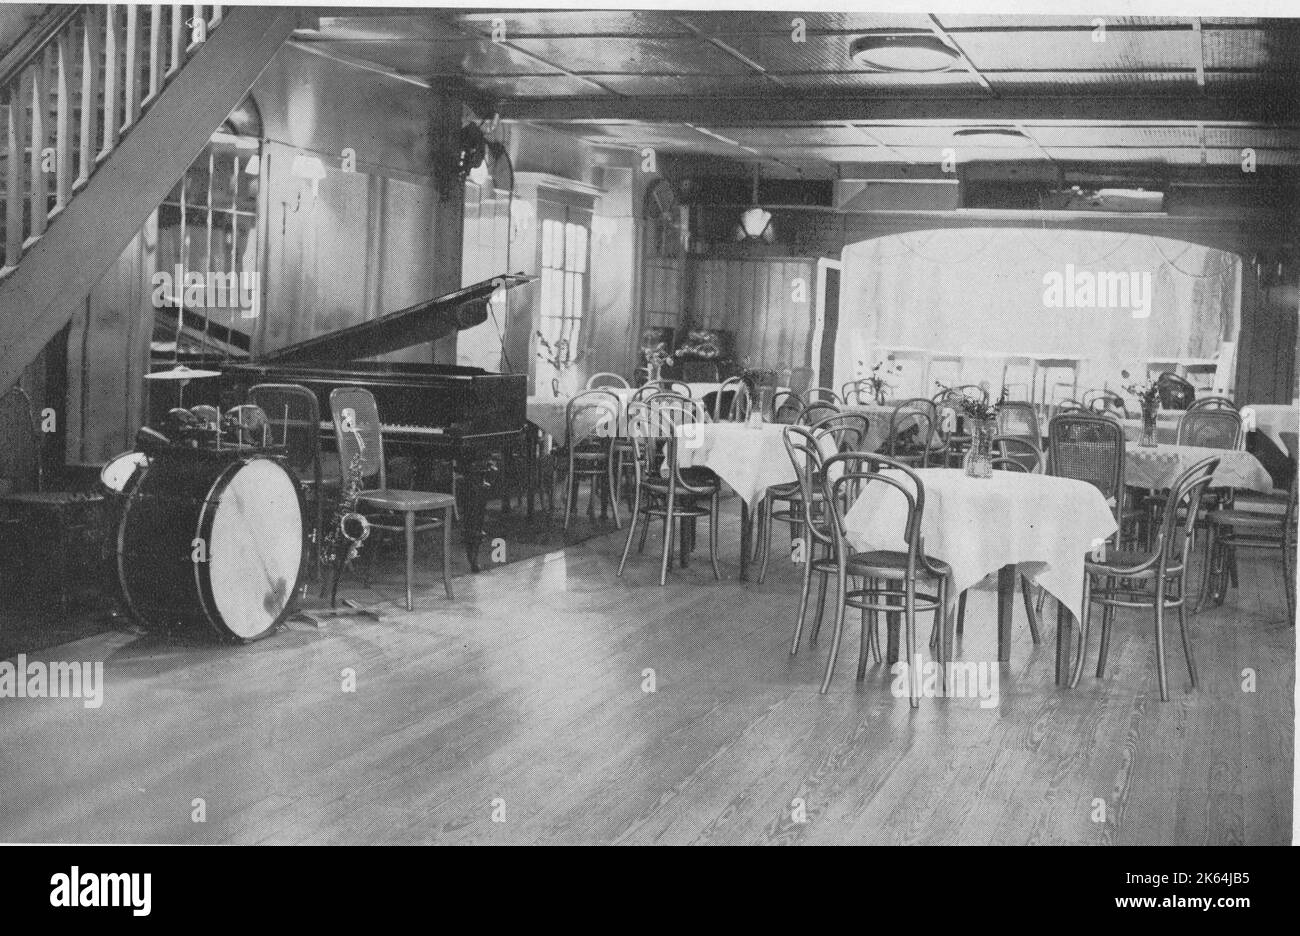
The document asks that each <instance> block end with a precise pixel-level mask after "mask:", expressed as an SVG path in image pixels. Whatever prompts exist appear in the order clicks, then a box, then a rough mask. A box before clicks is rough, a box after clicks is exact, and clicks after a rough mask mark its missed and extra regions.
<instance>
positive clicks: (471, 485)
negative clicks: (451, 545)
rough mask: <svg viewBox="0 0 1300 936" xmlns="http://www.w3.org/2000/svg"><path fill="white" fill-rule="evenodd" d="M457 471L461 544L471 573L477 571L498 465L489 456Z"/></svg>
mask: <svg viewBox="0 0 1300 936" xmlns="http://www.w3.org/2000/svg"><path fill="white" fill-rule="evenodd" d="M460 470H461V472H462V475H463V477H464V479H465V483H464V484H462V485H461V486H460V494H461V499H462V502H463V503H462V506H461V510H460V516H461V525H460V531H461V533H460V535H461V542H462V543H464V544H465V557H466V558H467V559H469V567H470V570H471V571H474V572H477V571H479V564H478V551H479V546H480V545H481V544H482V542H483V537H484V535H485V534H484V532H483V518H484V515H485V514H486V512H487V502H488V498H489V496H490V495H491V493H492V487H493V483H494V482H495V481H496V480H497V477H498V476H499V474H500V470H501V469H500V466H499V465H498V464H497V461H496V459H495V458H493V457H492V456H491V455H477V456H474V457H472V458H470V459H469V460H467V461H465V462H464V463H463V464H462V465H461V466H460Z"/></svg>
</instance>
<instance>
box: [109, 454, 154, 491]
mask: <svg viewBox="0 0 1300 936" xmlns="http://www.w3.org/2000/svg"><path fill="white" fill-rule="evenodd" d="M148 464H149V456H148V455H146V454H145V453H144V452H127V453H126V454H124V455H119V456H117V457H116V458H114V459H113V460H112V461H110V462H109V463H108V464H107V465H105V466H104V467H103V469H102V470H101V471H100V472H99V483H100V484H102V485H104V487H105V488H106V489H107V490H110V491H113V492H115V493H117V494H122V493H124V492H125V491H126V486H127V484H128V483H129V482H130V481H131V476H132V475H133V474H135V472H136V469H137V468H144V467H145V466H147V465H148Z"/></svg>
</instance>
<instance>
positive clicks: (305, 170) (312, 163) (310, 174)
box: [289, 153, 325, 198]
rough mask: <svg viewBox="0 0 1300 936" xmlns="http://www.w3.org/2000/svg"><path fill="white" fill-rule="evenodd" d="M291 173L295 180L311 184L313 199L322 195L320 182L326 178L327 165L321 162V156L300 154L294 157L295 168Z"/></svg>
mask: <svg viewBox="0 0 1300 936" xmlns="http://www.w3.org/2000/svg"><path fill="white" fill-rule="evenodd" d="M289 172H290V174H291V175H293V176H294V177H295V178H298V179H305V180H307V181H309V182H311V197H312V198H315V197H316V196H317V195H319V194H320V182H321V179H323V178H325V164H324V163H323V162H321V161H320V157H319V156H307V155H305V154H303V153H299V154H298V155H296V156H294V157H293V167H292V168H291V169H290V170H289Z"/></svg>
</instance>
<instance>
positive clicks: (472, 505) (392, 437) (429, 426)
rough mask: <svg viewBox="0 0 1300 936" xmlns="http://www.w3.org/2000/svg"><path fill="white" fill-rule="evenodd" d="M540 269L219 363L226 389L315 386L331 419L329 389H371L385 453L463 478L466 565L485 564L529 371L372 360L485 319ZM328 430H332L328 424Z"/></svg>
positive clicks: (522, 418) (520, 425)
mask: <svg viewBox="0 0 1300 936" xmlns="http://www.w3.org/2000/svg"><path fill="white" fill-rule="evenodd" d="M535 279H536V277H532V276H523V275H502V276H496V277H493V278H492V279H490V280H484V281H483V282H481V283H475V284H473V285H472V286H466V287H464V288H462V289H458V290H457V291H455V292H453V293H448V294H447V295H444V296H439V297H437V298H435V299H430V300H428V301H427V302H422V303H419V304H417V305H414V306H411V307H410V308H407V309H402V310H400V311H398V312H392V313H390V314H388V315H385V316H383V317H381V318H377V319H374V320H373V321H369V322H363V323H362V324H360V325H354V326H352V327H351V328H345V329H342V330H340V331H336V332H330V333H329V334H325V335H319V336H317V337H315V338H310V339H308V340H307V341H302V342H299V343H298V344H293V345H288V346H286V347H283V348H279V349H277V350H275V351H271V352H269V353H267V354H265V355H263V356H261V357H260V358H259V359H258V360H256V361H254V362H250V363H240V364H225V365H223V377H222V381H221V383H222V384H223V388H222V389H223V391H224V392H225V393H230V394H232V395H234V396H235V397H236V398H238V399H240V400H243V399H246V398H247V397H246V394H247V391H248V388H249V387H251V386H253V385H254V384H259V383H294V384H300V385H302V386H304V387H307V388H308V389H310V390H312V391H313V392H314V393H315V394H316V397H317V399H318V400H319V401H320V411H321V414H322V417H323V418H324V419H328V418H329V412H330V407H329V396H330V391H332V390H334V388H336V387H365V388H366V389H367V390H369V391H370V392H371V393H373V394H374V395H375V400H376V402H377V403H378V405H379V416H380V419H381V420H382V421H383V424H382V425H383V435H384V446H385V454H386V455H389V456H391V454H392V453H393V451H394V450H401V451H403V452H410V453H412V454H414V455H416V456H417V457H418V458H421V459H423V460H438V461H447V462H450V463H451V464H452V466H453V467H452V470H453V471H454V472H456V474H457V475H458V476H460V477H461V478H462V479H463V481H464V483H463V484H461V485H460V490H459V492H458V493H459V494H460V496H461V504H460V520H461V522H460V526H461V533H462V540H463V542H464V545H465V552H466V555H467V556H468V558H469V564H470V568H472V569H473V570H474V571H475V572H477V571H478V570H479V563H478V552H479V545H480V543H481V542H482V539H483V514H484V509H485V507H486V504H487V500H488V494H489V491H490V488H491V485H492V478H493V476H494V475H495V474H496V473H497V465H498V460H499V459H500V458H501V457H502V456H503V454H504V453H505V452H506V451H507V450H508V447H509V446H510V445H511V444H512V443H513V442H514V441H515V440H517V439H518V438H519V437H520V433H521V432H522V431H523V429H524V424H525V422H526V421H527V415H526V408H525V401H526V398H527V381H528V378H527V376H526V375H524V374H493V373H489V372H488V371H485V370H483V369H481V368H477V367H457V366H454V365H448V364H408V363H389V362H384V361H373V360H366V358H374V357H376V356H378V355H381V354H390V353H392V352H394V351H400V350H402V349H404V348H410V347H413V346H415V345H418V344H423V343H425V342H429V341H434V340H436V339H438V338H441V337H443V336H444V335H448V334H450V333H452V332H454V331H459V330H462V329H466V328H473V327H474V326H476V325H480V324H482V323H483V322H484V321H486V319H487V314H488V311H487V303H488V300H489V299H490V298H491V296H492V294H493V293H494V292H495V291H496V290H497V289H512V288H514V287H517V286H521V285H524V284H525V283H530V282H532V281H533V280H535ZM322 431H325V432H328V434H329V438H330V439H332V438H333V430H332V428H330V426H329V424H328V423H323V424H322Z"/></svg>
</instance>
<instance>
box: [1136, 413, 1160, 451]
mask: <svg viewBox="0 0 1300 936" xmlns="http://www.w3.org/2000/svg"><path fill="white" fill-rule="evenodd" d="M1158 444H1159V441H1158V440H1157V439H1156V408H1155V406H1154V405H1153V406H1143V407H1142V438H1141V439H1139V440H1138V447H1139V448H1155V447H1156V446H1157V445H1158Z"/></svg>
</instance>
